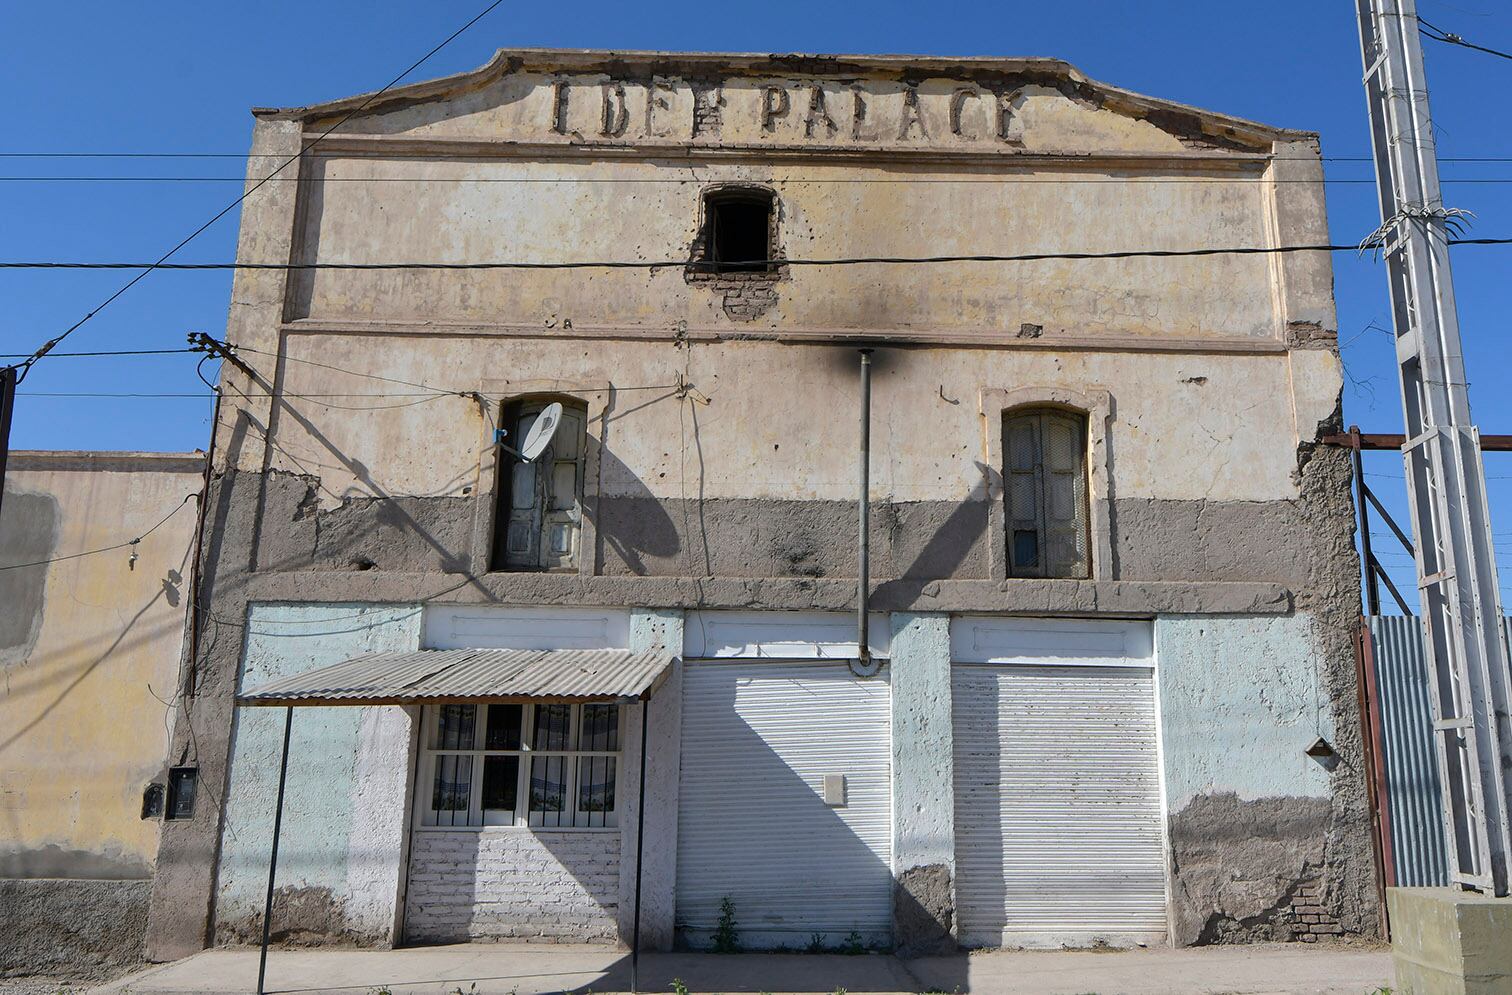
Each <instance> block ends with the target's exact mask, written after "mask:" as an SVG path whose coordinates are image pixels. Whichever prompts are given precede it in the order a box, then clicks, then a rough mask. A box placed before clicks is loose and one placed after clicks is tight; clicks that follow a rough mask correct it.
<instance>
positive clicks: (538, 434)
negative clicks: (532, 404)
mask: <svg viewBox="0 0 1512 995" xmlns="http://www.w3.org/2000/svg"><path fill="white" fill-rule="evenodd" d="M561 425H562V405H561V404H560V403H558V402H556V401H553V402H551V403H550V404H548V405H546V407H545V408H544V409H543V410H542V411H541V413H540V414H538V415H536V419H535V422H534V423H532V424H531V426H530V431H528V432H526V433H525V441H524V442H522V443H521V444H520V448H519V449H515V448H514V447H513V446H510V445H507V444H506V443H505V442H504V440H505V438H507V437H508V435H509V430H508V429H503V428H498V429H494V445H496V446H498V447H499V448H500V449H502V450H504V451H505V452H507V453H509V454H510V455H511V456H513V457H515V458H516V459H518V460H519V461H520V462H522V463H533V462H535V460H536V459H537V458H538V457H539V456H540V455H541V454H542V453H544V452H545V451H546V447H547V446H549V445H551V440H552V439H554V438H556V434H557V429H559V428H560V427H561Z"/></svg>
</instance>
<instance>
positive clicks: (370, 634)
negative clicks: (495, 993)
mask: <svg viewBox="0 0 1512 995" xmlns="http://www.w3.org/2000/svg"><path fill="white" fill-rule="evenodd" d="M420 617H421V612H420V609H419V608H417V607H414V606H405V607H394V608H386V607H379V606H372V605H353V604H345V605H341V604H321V605H253V606H252V608H251V610H250V611H249V613H248V615H247V641H246V658H245V663H244V665H243V669H242V674H241V678H240V681H239V687H240V688H241V689H243V690H246V689H249V688H252V687H256V686H258V685H259V684H264V683H266V682H267V681H269V680H272V679H273V678H276V677H285V676H288V675H291V674H297V673H302V672H304V671H307V670H314V669H317V668H319V667H324V666H329V665H331V664H334V663H340V662H341V661H342V660H346V659H350V658H351V657H354V656H360V655H362V654H364V653H379V652H397V651H404V650H412V649H416V648H418V647H419V645H420ZM284 712H285V710H284V709H283V708H239V709H237V711H236V715H235V719H234V722H235V725H234V729H233V741H234V743H235V746H234V750H233V753H232V757H231V769H230V777H229V781H228V784H227V788H226V802H225V812H226V815H225V820H226V821H225V829H224V833H223V836H222V841H221V853H220V863H219V875H218V882H217V890H216V904H215V941H216V942H217V943H219V944H223V945H224V944H237V943H255V942H257V941H258V940H259V939H260V937H261V930H262V909H263V901H264V896H265V894H266V887H267V880H268V877H267V874H268V858H269V850H270V846H271V842H272V838H273V817H274V805H273V800H274V798H275V797H276V794H277V787H278V768H279V755H280V752H281V748H282V745H283V728H284ZM411 735H412V730H411V714H410V712H409V711H408V710H406V709H404V708H401V707H399V706H394V705H389V706H375V707H331V708H313V707H312V708H296V709H294V721H293V726H292V730H291V734H290V743H289V772H288V783H287V786H286V789H285V800H284V821H283V828H282V833H281V836H280V838H281V841H282V842H281V844H280V848H279V855H278V892H277V898H276V900H275V905H274V910H273V938H274V940H275V941H276V942H281V943H291V944H305V943H326V942H332V941H336V942H346V943H353V944H358V945H363V946H375V945H377V946H382V945H387V944H389V943H392V942H393V941H394V939H395V935H394V927H395V924H396V922H397V917H398V911H397V907H396V905H397V901H398V895H399V887H400V882H399V872H400V866H401V860H400V856H401V853H402V851H403V847H404V845H405V837H406V836H407V824H406V821H405V815H406V813H407V812H408V810H409V809H408V805H407V791H408V783H409V764H410V756H411Z"/></svg>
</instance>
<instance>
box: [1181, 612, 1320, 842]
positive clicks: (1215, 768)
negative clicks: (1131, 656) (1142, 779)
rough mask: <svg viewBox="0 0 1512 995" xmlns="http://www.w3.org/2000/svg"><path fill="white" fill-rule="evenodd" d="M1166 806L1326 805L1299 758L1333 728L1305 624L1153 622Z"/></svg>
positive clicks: (1311, 625)
mask: <svg viewBox="0 0 1512 995" xmlns="http://www.w3.org/2000/svg"><path fill="white" fill-rule="evenodd" d="M1155 652H1156V659H1157V664H1156V674H1157V675H1158V679H1159V685H1160V713H1161V715H1160V717H1161V738H1162V747H1163V750H1164V754H1165V777H1166V799H1167V806H1168V808H1169V809H1170V810H1171V811H1172V812H1179V811H1181V809H1182V808H1183V807H1185V806H1186V804H1187V802H1188V801H1190V800H1191V799H1192V798H1193V797H1194V796H1196V795H1203V794H1214V793H1225V792H1233V793H1234V794H1236V795H1238V796H1239V797H1240V798H1241V799H1256V798H1270V797H1279V796H1293V797H1327V796H1328V795H1329V793H1330V792H1329V785H1328V773H1327V771H1325V770H1324V769H1323V767H1322V766H1321V765H1320V764H1319V763H1318V761H1316V760H1314V759H1313V758H1311V757H1309V756H1307V755H1306V754H1305V753H1304V752H1303V751H1304V750H1306V749H1307V748H1308V747H1309V746H1310V745H1312V743H1313V742H1314V741H1315V740H1317V739H1318V737H1319V736H1322V737H1323V738H1325V739H1331V738H1332V735H1333V726H1332V720H1331V717H1330V714H1329V708H1328V698H1327V695H1326V693H1325V692H1324V689H1323V685H1322V675H1321V674H1320V672H1319V671H1320V668H1321V666H1322V660H1323V654H1324V647H1323V643H1322V639H1321V636H1320V633H1319V631H1318V624H1317V622H1316V621H1315V620H1314V619H1313V618H1312V617H1311V616H1309V615H1306V614H1301V613H1298V614H1294V615H1289V616H1274V615H1269V616H1230V615H1203V616H1197V615H1177V616H1165V617H1162V618H1160V619H1158V620H1157V621H1156V623H1155Z"/></svg>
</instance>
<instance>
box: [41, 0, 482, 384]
mask: <svg viewBox="0 0 1512 995" xmlns="http://www.w3.org/2000/svg"><path fill="white" fill-rule="evenodd" d="M503 2H504V0H492V2H491V3H490V4H488V6H486V7H484V8H483V9H482V10H481V11H479V12H478V13H477V14H476V15H474V16H473V18H472V20H470V21H468V22H467V23H466V24H464V25H462V26H461V27H460V28H458V29H457V30H456V31H453V32H452V33H451V34H450V35H448V36H447V37H446V39H445V40H444V41H442V42H441V43H440V44H439V45H437V46H436V47H434V48H432V49H431V50H430V51H429V52H426V53H425V54H424V55H422V56H421V57H420V58H419V59H417V60H416V61H415V62H414V63H413V64H411V65H410V67H409V68H408V69H406V70H404V72H402V73H400V74H399V75H398V76H395V77H394V78H393V79H392V80H390V81H389V82H388V83H387V84H385V85H384V87H383V88H382V89H380V90H376V91H374V92H373V93H371V94H369V95H368V96H367V97H366V99H364V100H363V101H362V103H360V104H358V105H357V106H356V107H354V108H352V110H351V111H349V112H347V113H346V114H345V115H343V116H342V117H341V119H340V120H338V121H337V122H336V123H335V124H333V125H331V126H330V127H329V128H327V129H326V130H325V131H324V132H322V133H321V134H320V135H319V136H318V137H316V138H315V139H314V140H313V141H311V142H310V143H308V144H307V145H305V146H304V147H303V148H301V149H300V150H299V151H298V152H297V153H295V154H294V155H292V156H290V157H288V158H287V159H285V160H284V161H283V162H282V163H280V164H279V165H278V166H277V167H276V168H274V169H273V171H272V172H270V173H269V174H268V175H267V176H264V177H263V178H262V179H260V180H258V181H257V182H256V183H254V184H252V185H251V186H250V187H248V188H247V189H246V190H244V191H243V192H242V193H241V195H240V196H239V197H237V198H236V199H235V200H233V201H232V202H231V203H229V204H227V205H226V206H225V207H223V208H221V210H220V211H218V212H217V213H216V214H215V215H213V216H212V217H211V218H210V220H208V221H206V222H205V223H204V224H202V225H200V226H199V227H198V228H196V229H195V230H194V231H192V232H190V233H189V234H188V235H187V236H185V237H184V238H183V239H182V240H181V241H180V242H179V243H178V244H177V245H175V246H174V247H173V248H171V249H169V250H168V251H167V252H165V253H163V255H162V256H160V257H159V258H158V260H157V262H156V263H154V264H152V265H151V266H148V267H146V268H145V269H143V270H142V272H140V273H138V274H137V275H136V276H134V277H132V278H131V279H130V280H128V281H126V283H124V284H122V285H121V287H120V289H118V290H116V291H115V293H113V294H111V295H110V296H109V297H107V298H105V300H103V301H102V302H100V303H99V304H97V305H96V306H95V308H94V310H92V311H90V312H88V313H87V314H85V315H84V317H82V318H80V319H79V320H78V321H76V322H74V323H73V324H72V325H70V326H69V327H68V328H66V329H65V330H64V331H63V332H61V333H60V334H58V335H55V336H53V337H52V338H50V339H48V340H47V341H46V342H44V343H43V344H42V345H41V346H40V347H39V348H38V349H37V350H36V351H35V352H34V353H32V354H31V356H30V357H29V358H27V359H25V360H23V361H22V362H21V364H20V371H21V372H20V376H19V377H18V380H19V379H21V378H24V377H25V376H26V374H27V373H28V372H29V371H30V370H31V368H32V365H33V364H35V363H36V362H37V360H39V359H41V358H42V357H43V356H46V355H47V354H48V353H49V352H51V351H52V350H53V349H54V348H55V347H57V345H58V344H59V343H60V342H62V341H63V340H64V339H66V338H68V336H70V335H72V334H73V333H74V332H76V331H78V330H79V328H80V327H82V326H83V325H84V323H85V322H87V321H89V320H90V319H91V318H93V317H94V316H95V315H97V314H99V313H100V312H101V311H103V310H104V309H105V308H107V307H109V306H110V305H111V303H113V302H114V301H115V300H116V299H117V298H119V297H120V296H121V295H122V294H124V293H126V291H128V290H130V289H131V288H132V287H134V286H136V285H137V283H139V282H140V281H141V280H143V279H144V278H145V277H146V276H147V274H148V273H151V272H152V271H153V270H155V269H157V268H158V267H160V266H161V265H162V264H164V263H166V262H167V261H168V260H169V258H171V257H172V256H173V255H174V254H175V253H176V252H178V251H179V250H180V249H182V248H183V247H184V246H186V245H188V244H189V243H190V242H192V241H194V239H195V238H197V237H198V236H199V235H200V234H201V233H202V232H204V231H205V230H206V229H208V228H209V227H210V226H211V225H213V224H215V223H216V222H217V221H219V220H220V219H221V218H223V217H225V216H226V215H227V214H230V213H231V212H232V211H233V210H235V209H236V208H237V207H238V206H240V205H241V203H242V201H244V200H246V199H247V198H248V197H250V196H252V194H254V193H256V192H257V191H258V190H259V189H261V188H262V186H263V184H265V183H267V182H268V181H269V180H271V179H272V178H273V177H274V176H277V175H278V174H279V173H280V172H282V171H283V170H284V169H285V168H286V167H288V166H289V165H290V164H291V163H294V162H297V161H299V159H300V158H302V157H303V156H304V155H305V153H306V152H308V151H309V150H310V149H311V148H313V147H314V146H316V145H318V144H320V142H321V141H323V140H324V139H326V138H327V137H329V136H330V134H331V133H332V132H333V131H335V130H336V129H337V128H339V127H341V126H342V125H343V124H346V123H347V122H348V121H350V120H351V119H352V118H353V117H355V116H356V115H357V114H359V113H361V112H362V111H363V110H365V109H366V108H367V107H368V105H369V104H371V103H372V102H373V101H375V100H377V99H378V98H379V97H381V96H383V94H385V93H387V92H388V91H389V90H391V89H393V88H394V87H395V86H396V85H397V84H398V83H399V81H400V80H402V79H404V77H406V76H408V75H409V74H410V73H412V72H414V71H415V70H416V69H418V68H420V66H421V65H423V64H424V63H425V62H426V61H427V60H428V59H430V57H431V56H433V55H435V54H436V53H437V52H439V51H441V50H442V49H443V48H445V47H446V46H447V45H449V44H451V43H452V41H453V40H455V39H456V38H457V37H458V36H459V35H461V34H462V32H464V31H466V30H467V29H468V28H470V27H472V26H473V25H474V24H476V23H478V21H480V20H482V19H483V17H485V16H486V15H487V14H488V13H489V12H490V11H492V10H493V9H494V8H495V7H497V6H499V4H501V3H503Z"/></svg>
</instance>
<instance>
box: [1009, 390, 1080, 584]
mask: <svg viewBox="0 0 1512 995" xmlns="http://www.w3.org/2000/svg"><path fill="white" fill-rule="evenodd" d="M1003 454H1004V462H1005V465H1004V467H1003V485H1004V486H1003V491H1004V494H1003V499H1004V502H1005V504H1006V508H1005V514H1006V518H1007V524H1008V528H1007V535H1008V575H1009V576H1010V577H1071V578H1082V577H1090V576H1091V574H1092V555H1091V551H1090V547H1091V543H1090V536H1089V533H1088V527H1087V517H1088V496H1087V419H1086V416H1084V415H1080V414H1077V413H1075V412H1071V411H1063V410H1060V409H1053V408H1034V409H1029V410H1020V411H1013V412H1010V413H1009V414H1007V415H1005V416H1004V418H1003Z"/></svg>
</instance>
